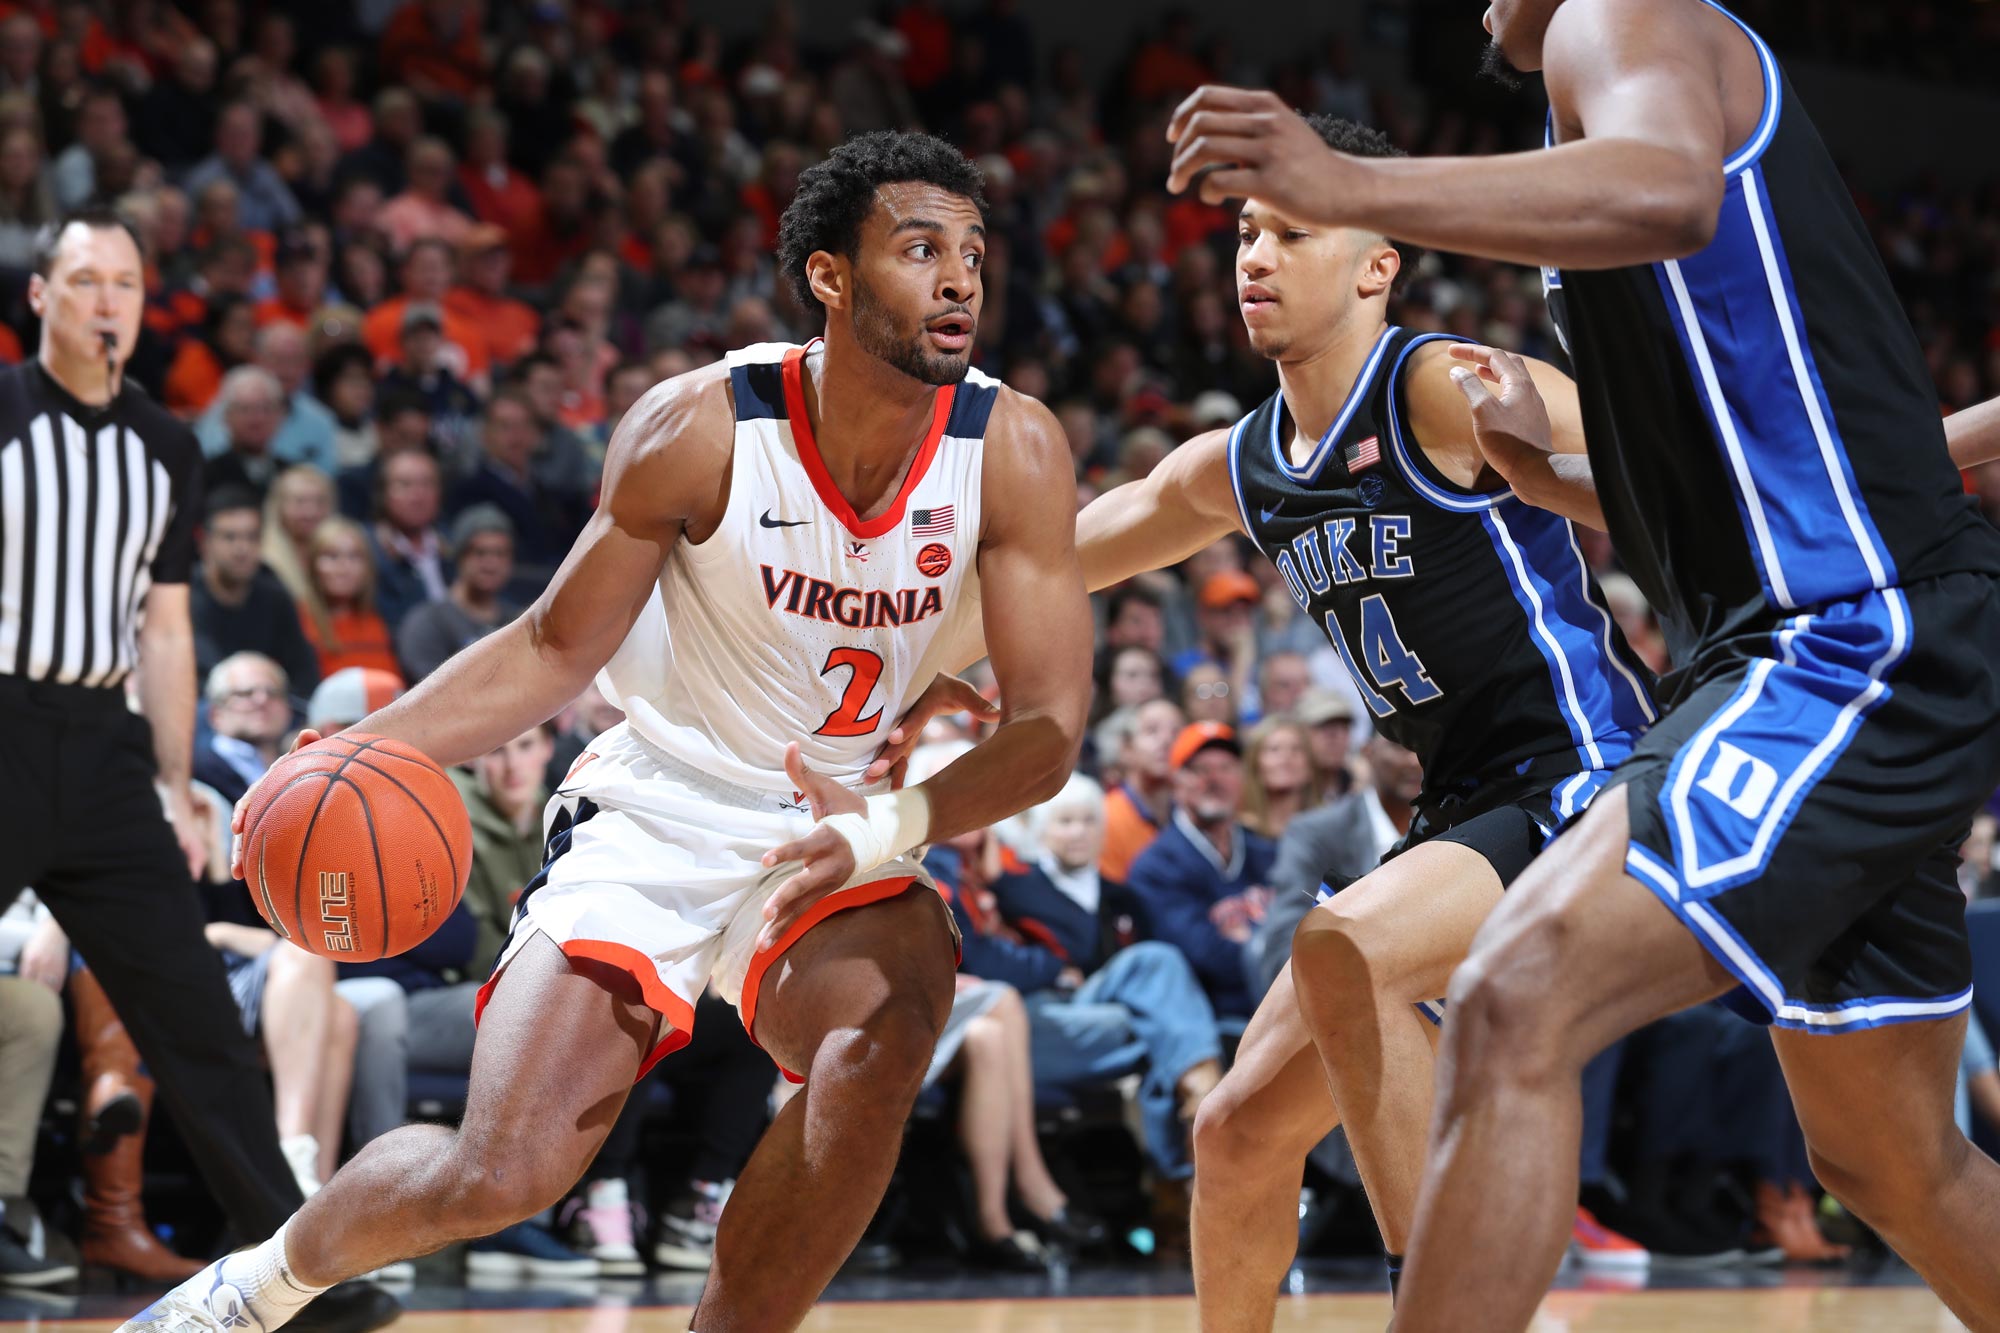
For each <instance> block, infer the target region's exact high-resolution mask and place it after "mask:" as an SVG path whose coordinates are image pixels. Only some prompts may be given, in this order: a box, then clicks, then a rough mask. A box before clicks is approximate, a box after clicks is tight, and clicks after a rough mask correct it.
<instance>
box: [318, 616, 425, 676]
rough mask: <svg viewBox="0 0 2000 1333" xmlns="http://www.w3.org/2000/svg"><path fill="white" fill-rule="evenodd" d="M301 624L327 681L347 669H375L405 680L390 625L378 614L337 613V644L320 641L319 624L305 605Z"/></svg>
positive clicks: (334, 631)
mask: <svg viewBox="0 0 2000 1333" xmlns="http://www.w3.org/2000/svg"><path fill="white" fill-rule="evenodd" d="M299 624H300V625H301V626H303V627H304V629H305V632H306V642H307V643H310V644H311V645H312V646H313V651H314V652H316V653H318V654H319V676H320V679H321V680H325V679H326V678H327V677H328V676H331V675H332V674H333V673H334V672H336V671H339V670H341V669H342V668H343V667H373V668H374V669H375V670H377V671H386V672H388V673H389V674H390V675H392V676H394V677H395V678H396V679H397V680H399V681H400V680H402V678H403V664H402V663H401V662H398V661H397V660H396V648H395V644H394V643H393V641H392V640H391V639H390V636H389V624H388V622H387V621H385V620H383V619H382V617H381V616H380V615H379V614H377V613H376V612H374V611H336V612H334V613H333V637H334V639H335V640H336V642H335V643H334V644H333V645H328V644H325V643H322V642H320V634H319V622H318V621H316V620H314V619H313V614H312V611H311V610H310V609H309V608H307V607H306V606H304V605H301V606H300V607H299Z"/></svg>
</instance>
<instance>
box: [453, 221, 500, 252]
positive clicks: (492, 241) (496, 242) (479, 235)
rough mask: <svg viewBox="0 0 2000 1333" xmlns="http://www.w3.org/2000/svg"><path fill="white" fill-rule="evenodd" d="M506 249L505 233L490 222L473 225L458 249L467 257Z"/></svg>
mask: <svg viewBox="0 0 2000 1333" xmlns="http://www.w3.org/2000/svg"><path fill="white" fill-rule="evenodd" d="M506 247H507V231H506V229H505V228H504V227H496V226H494V225H493V224H492V223H490V222H480V223H475V224H474V225H473V226H472V228H471V229H470V230H468V231H467V232H466V233H465V239H464V240H462V241H460V242H459V243H458V248H459V249H460V250H462V251H464V252H465V253H466V254H469V255H478V254H484V253H486V251H488V250H504V249H506Z"/></svg>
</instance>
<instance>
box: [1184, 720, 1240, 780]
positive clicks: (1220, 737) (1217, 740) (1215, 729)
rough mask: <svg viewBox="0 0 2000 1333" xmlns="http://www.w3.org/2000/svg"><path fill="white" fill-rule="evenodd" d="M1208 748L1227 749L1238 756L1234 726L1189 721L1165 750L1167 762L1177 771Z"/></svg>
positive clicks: (1238, 750) (1238, 745)
mask: <svg viewBox="0 0 2000 1333" xmlns="http://www.w3.org/2000/svg"><path fill="white" fill-rule="evenodd" d="M1210 748H1214V749H1221V750H1227V751H1229V753H1231V754H1233V755H1236V756H1237V757H1238V758H1241V757H1242V754H1243V747H1242V745H1241V744H1239V743H1238V742H1237V740H1236V729H1235V728H1234V727H1231V726H1226V725H1224V724H1223V723H1221V722H1190V723H1188V724H1187V725H1186V726H1185V727H1182V728H1181V734H1180V735H1178V736H1176V737H1174V743H1173V747H1172V748H1171V749H1169V750H1168V751H1167V764H1168V766H1169V767H1171V768H1172V769H1173V770H1174V772H1176V773H1178V772H1180V771H1181V770H1182V769H1183V768H1186V767H1187V766H1188V761H1189V760H1191V759H1193V758H1194V757H1195V756H1196V755H1198V754H1200V753H1201V752H1202V751H1203V750H1207V749H1210Z"/></svg>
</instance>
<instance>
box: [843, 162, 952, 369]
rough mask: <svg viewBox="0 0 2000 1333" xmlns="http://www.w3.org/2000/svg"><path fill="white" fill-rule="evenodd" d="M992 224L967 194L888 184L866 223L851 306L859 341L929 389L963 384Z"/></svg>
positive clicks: (912, 184)
mask: <svg viewBox="0 0 2000 1333" xmlns="http://www.w3.org/2000/svg"><path fill="white" fill-rule="evenodd" d="M985 262H986V225H985V220H984V219H983V218H981V217H980V215H979V208H978V206H977V205H975V204H974V203H973V202H972V201H971V200H970V199H967V198H966V197H965V196H964V195H959V194H953V193H951V192H950V191H949V190H942V189H939V188H938V187H937V186H935V185H922V184H918V183H916V182H913V181H900V182H897V183H895V184H891V185H884V186H883V187H882V188H881V189H880V190H878V191H877V192H876V195H875V207H874V208H872V209H870V210H869V213H868V217H867V219H866V220H865V221H864V222H863V223H862V224H861V246H860V254H859V258H858V259H857V260H856V261H855V262H854V265H853V272H852V286H853V303H852V305H851V306H850V307H849V310H850V317H851V319H852V320H853V325H854V337H855V341H856V342H858V343H860V345H861V349H862V350H863V351H865V352H867V353H868V354H869V355H870V356H872V357H875V358H876V359H877V360H880V361H883V362H886V363H887V364H888V365H889V366H890V367H891V368H892V369H895V370H899V371H901V372H902V373H903V374H905V375H908V376H909V377H910V378H911V379H914V380H917V381H919V382H921V383H924V384H938V385H943V384H956V383H958V382H959V381H960V380H962V379H964V378H965V372H966V368H967V367H968V366H970V365H971V364H972V344H973V339H974V337H975V335H976V334H977V333H978V331H979V308H980V302H981V295H982V291H981V284H980V268H981V267H982V266H983V265H984V264H985Z"/></svg>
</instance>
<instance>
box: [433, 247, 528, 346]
mask: <svg viewBox="0 0 2000 1333" xmlns="http://www.w3.org/2000/svg"><path fill="white" fill-rule="evenodd" d="M513 262H514V255H513V251H512V250H510V249H509V248H508V245H507V235H506V233H505V232H503V231H502V230H501V229H500V228H499V227H496V226H494V225H492V224H491V223H486V222H482V223H479V224H477V225H476V226H474V227H472V228H471V229H470V230H469V231H467V232H466V234H465V239H464V241H463V242H462V243H461V246H460V250H459V264H458V274H459V282H458V285H457V286H456V287H453V288H452V289H451V290H450V291H449V292H447V293H445V298H444V308H445V313H446V314H448V315H453V316H456V317H457V318H458V319H460V320H463V321H465V322H466V323H467V324H470V325H472V326H474V327H477V328H478V329H479V330H480V331H481V333H482V334H483V335H484V337H485V339H486V350H487V354H488V356H489V359H490V360H491V362H492V364H493V365H495V366H511V365H513V364H514V363H515V362H517V361H519V360H520V359H521V358H522V357H524V356H526V355H528V354H529V353H530V352H532V351H534V350H535V344H536V341H537V339H538V338H539V336H540V332H541V322H542V321H541V316H540V315H538V314H536V313H535V308H534V307H533V306H531V305H529V304H528V303H527V302H525V301H517V300H515V299H514V298H513V297H511V296H509V295H508V294H507V279H508V277H509V275H510V274H511V273H512V271H513Z"/></svg>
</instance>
